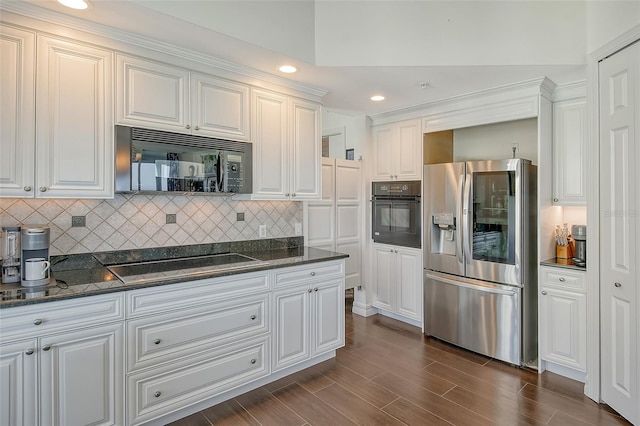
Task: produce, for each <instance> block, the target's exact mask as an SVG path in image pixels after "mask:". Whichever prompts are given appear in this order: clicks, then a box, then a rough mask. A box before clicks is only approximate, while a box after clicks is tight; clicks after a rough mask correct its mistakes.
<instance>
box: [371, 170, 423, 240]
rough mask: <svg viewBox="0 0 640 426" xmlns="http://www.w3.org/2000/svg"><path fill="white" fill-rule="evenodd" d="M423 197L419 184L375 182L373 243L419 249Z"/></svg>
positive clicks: (372, 192)
mask: <svg viewBox="0 0 640 426" xmlns="http://www.w3.org/2000/svg"><path fill="white" fill-rule="evenodd" d="M421 195H422V193H421V187H420V181H389V182H372V184H371V196H372V197H371V225H372V229H371V235H372V238H373V241H374V242H376V243H383V244H393V245H398V246H405V247H415V248H420V246H421V244H420V241H421V239H422V230H421V226H420V224H421V213H420V198H421Z"/></svg>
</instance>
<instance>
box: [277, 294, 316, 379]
mask: <svg viewBox="0 0 640 426" xmlns="http://www.w3.org/2000/svg"><path fill="white" fill-rule="evenodd" d="M310 291H311V287H308V286H304V287H303V288H300V287H297V288H295V289H294V290H287V291H279V292H275V293H274V295H273V300H274V305H275V312H274V314H275V330H274V344H273V351H274V352H273V371H276V370H280V369H282V368H285V367H289V366H291V365H293V364H296V363H298V362H301V361H304V360H306V359H309V357H310V356H311V350H310V348H309V343H310V339H309V318H310V313H309V299H310V295H309V292H310Z"/></svg>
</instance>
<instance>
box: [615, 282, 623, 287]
mask: <svg viewBox="0 0 640 426" xmlns="http://www.w3.org/2000/svg"><path fill="white" fill-rule="evenodd" d="M613 285H615V286H616V287H622V284H620V283H614V284H613Z"/></svg>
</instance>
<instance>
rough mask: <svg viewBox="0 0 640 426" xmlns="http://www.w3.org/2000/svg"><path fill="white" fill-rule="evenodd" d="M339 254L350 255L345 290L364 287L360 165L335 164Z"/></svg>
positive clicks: (337, 160)
mask: <svg viewBox="0 0 640 426" xmlns="http://www.w3.org/2000/svg"><path fill="white" fill-rule="evenodd" d="M335 164H336V167H335V183H336V186H335V199H336V251H338V252H340V253H346V254H348V255H349V257H348V258H347V259H346V261H345V288H353V287H356V286H358V285H360V284H361V283H362V272H361V270H362V251H363V245H362V185H361V182H362V169H361V167H360V164H361V163H360V162H359V161H350V160H342V159H336V160H335Z"/></svg>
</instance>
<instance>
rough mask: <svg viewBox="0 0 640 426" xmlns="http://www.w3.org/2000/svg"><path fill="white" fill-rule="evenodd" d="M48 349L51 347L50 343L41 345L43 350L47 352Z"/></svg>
mask: <svg viewBox="0 0 640 426" xmlns="http://www.w3.org/2000/svg"><path fill="white" fill-rule="evenodd" d="M50 349H51V345H44V346H43V347H42V350H43V351H45V352H48V351H49V350H50Z"/></svg>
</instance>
